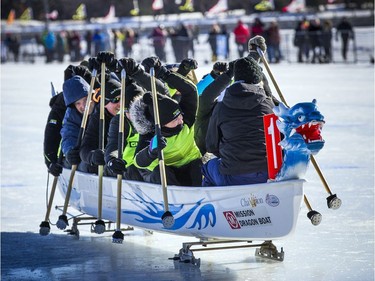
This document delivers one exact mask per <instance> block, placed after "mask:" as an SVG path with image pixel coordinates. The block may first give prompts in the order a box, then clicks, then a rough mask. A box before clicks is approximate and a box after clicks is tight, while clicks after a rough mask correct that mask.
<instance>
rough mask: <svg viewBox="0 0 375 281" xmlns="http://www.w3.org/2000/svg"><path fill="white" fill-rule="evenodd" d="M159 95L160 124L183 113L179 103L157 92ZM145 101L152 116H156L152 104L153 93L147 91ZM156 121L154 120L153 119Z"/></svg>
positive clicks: (166, 122) (162, 124) (144, 96)
mask: <svg viewBox="0 0 375 281" xmlns="http://www.w3.org/2000/svg"><path fill="white" fill-rule="evenodd" d="M157 97H158V108H159V118H160V120H159V121H160V125H161V126H164V125H165V124H168V123H169V122H171V121H172V120H174V119H176V118H177V116H178V115H180V114H181V109H180V106H179V105H178V103H177V102H176V101H175V100H174V99H171V98H170V97H168V96H165V95H161V94H159V93H158V94H157ZM143 102H144V103H145V104H146V105H147V109H148V111H149V112H150V114H151V116H150V117H152V118H154V108H153V105H152V95H151V92H146V93H145V94H144V95H143ZM152 121H154V120H152Z"/></svg>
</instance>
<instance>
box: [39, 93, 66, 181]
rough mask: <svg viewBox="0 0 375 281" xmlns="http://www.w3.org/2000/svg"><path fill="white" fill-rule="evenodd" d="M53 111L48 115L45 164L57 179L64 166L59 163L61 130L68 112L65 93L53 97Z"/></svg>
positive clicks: (51, 101)
mask: <svg viewBox="0 0 375 281" xmlns="http://www.w3.org/2000/svg"><path fill="white" fill-rule="evenodd" d="M49 106H50V107H51V111H50V112H49V114H48V118H47V124H46V127H45V129H44V142H43V149H44V162H45V164H46V166H47V168H48V171H49V172H50V173H51V174H52V175H53V176H55V177H57V176H58V175H60V174H61V171H62V166H61V165H60V164H61V163H58V158H59V156H58V151H59V147H60V141H61V135H60V130H61V128H62V123H63V119H64V115H65V111H66V106H65V103H64V96H63V93H62V92H61V93H59V94H57V95H55V96H53V97H52V98H51V100H50V102H49Z"/></svg>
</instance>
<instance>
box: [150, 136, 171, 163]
mask: <svg viewBox="0 0 375 281" xmlns="http://www.w3.org/2000/svg"><path fill="white" fill-rule="evenodd" d="M166 146H167V140H166V139H165V137H163V136H160V137H158V136H157V135H155V136H153V138H152V139H151V141H150V145H149V146H148V154H149V155H150V156H151V157H152V158H154V159H156V158H157V157H158V152H159V151H161V150H163V149H164V148H165V147H166Z"/></svg>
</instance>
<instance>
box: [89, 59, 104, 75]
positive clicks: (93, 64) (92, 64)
mask: <svg viewBox="0 0 375 281" xmlns="http://www.w3.org/2000/svg"><path fill="white" fill-rule="evenodd" d="M89 69H90V70H91V71H92V70H94V69H96V70H97V72H100V71H101V65H100V63H99V62H98V61H97V59H96V57H92V58H89Z"/></svg>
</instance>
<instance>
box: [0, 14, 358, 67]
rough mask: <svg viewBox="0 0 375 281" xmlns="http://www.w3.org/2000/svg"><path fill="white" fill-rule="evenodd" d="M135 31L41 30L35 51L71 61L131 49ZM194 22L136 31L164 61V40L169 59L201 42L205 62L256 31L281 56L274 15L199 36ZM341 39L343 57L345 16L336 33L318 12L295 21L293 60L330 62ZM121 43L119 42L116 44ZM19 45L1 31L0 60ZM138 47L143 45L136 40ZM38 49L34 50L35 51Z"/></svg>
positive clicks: (349, 31)
mask: <svg viewBox="0 0 375 281" xmlns="http://www.w3.org/2000/svg"><path fill="white" fill-rule="evenodd" d="M138 32H139V31H137V30H134V29H132V28H123V29H119V30H110V29H103V30H93V31H90V30H89V31H80V32H78V31H61V32H51V31H45V32H44V33H43V34H42V35H40V36H37V37H36V38H35V42H36V43H37V44H38V45H39V46H43V50H42V51H41V52H40V53H42V54H43V55H44V56H45V62H46V63H50V62H53V61H58V62H63V61H64V58H65V59H66V57H65V56H66V55H68V57H69V58H68V60H69V61H71V62H77V61H81V60H82V59H84V57H85V56H94V55H95V54H97V53H98V52H100V51H112V52H114V53H117V52H121V56H124V57H130V56H134V55H135V53H134V52H135V50H137V49H135V48H134V46H135V45H137V44H139V42H140V41H139V40H140V34H139V33H138ZM199 34H200V30H199V26H192V25H185V24H183V23H180V24H179V25H178V26H176V27H168V28H166V27H164V26H163V25H162V24H159V25H158V26H157V27H155V28H154V29H153V30H152V31H151V32H150V33H148V34H146V35H145V34H142V36H146V37H147V38H148V40H149V46H150V47H151V48H150V50H152V49H153V53H154V55H156V56H158V57H159V58H160V60H161V61H163V62H166V60H167V54H166V45H167V42H168V40H169V41H170V44H171V46H172V50H173V55H174V58H175V61H177V62H178V61H181V60H182V59H184V58H187V57H195V47H196V45H197V44H202V43H206V44H208V46H209V48H207V50H210V51H211V58H210V59H207V60H206V62H209V61H211V62H215V61H217V60H220V59H221V60H228V59H229V58H230V53H231V52H233V53H232V56H238V57H243V56H244V55H245V53H246V52H247V49H246V44H247V42H248V40H249V38H250V37H254V36H256V35H261V36H263V37H264V38H265V39H266V42H267V46H268V48H267V56H268V61H269V63H279V62H280V61H282V60H283V59H284V56H283V54H282V51H281V47H280V46H281V43H282V40H283V38H284V40H285V37H282V36H281V35H280V28H279V25H278V23H277V21H275V20H273V21H271V22H269V23H267V24H265V23H263V22H262V20H261V19H260V18H255V19H254V21H253V22H251V23H249V24H247V23H244V22H243V21H242V20H239V21H238V22H237V25H236V26H235V27H234V28H233V29H232V30H229V29H228V27H227V26H226V25H224V24H221V25H220V24H219V23H214V24H213V25H212V26H211V27H210V28H209V30H208V32H207V31H206V34H207V40H206V41H205V42H199V38H198V35H199ZM231 36H233V39H234V42H235V46H236V49H237V50H230V43H229V42H230V37H231ZM334 39H336V40H338V39H341V46H342V48H341V54H342V59H343V60H344V61H346V60H347V57H348V55H347V54H348V44H349V41H350V40H351V39H353V40H354V31H353V27H352V25H351V24H350V23H349V21H348V19H347V18H343V19H342V20H341V21H340V22H339V23H338V25H337V26H336V34H334V33H333V25H332V23H331V21H330V20H324V21H323V22H321V21H320V20H319V19H318V18H314V19H311V20H307V19H306V18H303V19H302V20H301V21H299V22H298V23H297V25H296V27H295V30H294V37H293V38H292V39H289V40H292V42H291V43H292V44H293V45H294V47H295V48H296V49H297V62H299V63H306V62H308V63H330V62H332V41H333V40H334ZM119 44H121V48H118V47H119ZM21 45H22V40H21V36H20V35H19V34H5V35H3V37H2V49H1V59H2V62H5V61H12V60H13V61H15V62H18V61H19V60H20V56H21V55H22V54H20V47H21ZM142 47H144V46H142ZM38 55H39V54H38Z"/></svg>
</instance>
